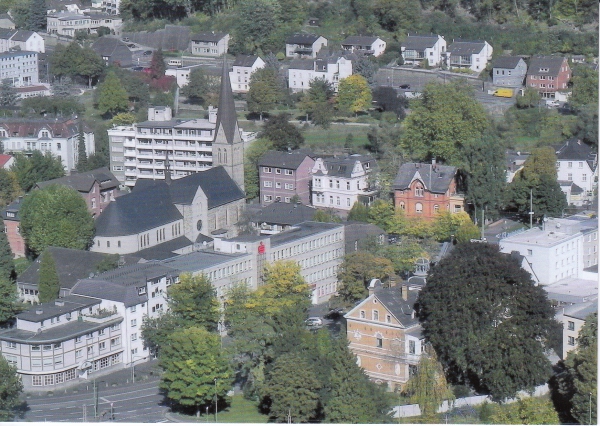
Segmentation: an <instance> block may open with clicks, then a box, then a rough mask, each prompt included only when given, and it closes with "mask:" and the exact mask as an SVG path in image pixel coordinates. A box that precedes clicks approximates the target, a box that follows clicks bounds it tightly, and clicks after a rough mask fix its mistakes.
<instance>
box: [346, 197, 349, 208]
mask: <svg viewBox="0 0 600 426" xmlns="http://www.w3.org/2000/svg"><path fill="white" fill-rule="evenodd" d="M346 207H350V198H346Z"/></svg>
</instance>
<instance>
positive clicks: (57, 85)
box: [52, 77, 73, 99]
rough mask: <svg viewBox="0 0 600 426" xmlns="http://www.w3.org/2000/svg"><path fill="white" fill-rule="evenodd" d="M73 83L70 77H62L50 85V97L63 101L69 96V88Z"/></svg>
mask: <svg viewBox="0 0 600 426" xmlns="http://www.w3.org/2000/svg"><path fill="white" fill-rule="evenodd" d="M72 86H73V81H72V80H71V78H70V77H64V78H62V79H61V80H60V81H56V82H54V84H53V85H52V96H54V97H55V98H59V99H64V98H67V97H69V96H71V87H72Z"/></svg>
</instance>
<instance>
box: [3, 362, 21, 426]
mask: <svg viewBox="0 0 600 426" xmlns="http://www.w3.org/2000/svg"><path fill="white" fill-rule="evenodd" d="M22 391H23V382H22V381H21V376H20V375H19V374H17V369H16V368H15V367H12V366H11V365H10V364H9V363H8V361H6V359H4V357H3V356H0V422H9V421H12V420H14V417H15V413H14V410H15V408H16V407H17V405H19V403H20V401H19V395H20V394H21V392H22Z"/></svg>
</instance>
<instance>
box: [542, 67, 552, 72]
mask: <svg viewBox="0 0 600 426" xmlns="http://www.w3.org/2000/svg"><path fill="white" fill-rule="evenodd" d="M548 71H550V70H549V69H548V68H540V72H548Z"/></svg>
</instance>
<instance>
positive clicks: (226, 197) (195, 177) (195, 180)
mask: <svg viewBox="0 0 600 426" xmlns="http://www.w3.org/2000/svg"><path fill="white" fill-rule="evenodd" d="M198 187H200V188H202V192H204V195H206V198H207V200H208V208H209V209H212V208H215V207H218V206H222V205H224V204H227V203H231V202H233V201H237V200H242V199H244V198H245V194H244V192H243V191H242V190H241V189H240V188H239V187H238V186H237V184H236V183H235V182H234V180H233V179H232V178H231V176H229V174H228V173H227V171H226V170H225V168H223V166H218V167H213V168H211V169H208V170H205V171H202V172H198V173H194V174H191V175H188V176H186V177H183V178H181V179H176V180H174V181H173V182H172V183H171V185H170V186H169V190H170V193H171V199H172V201H173V203H175V204H191V203H192V201H193V200H194V197H195V196H196V192H197V190H198ZM134 192H135V191H134Z"/></svg>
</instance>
